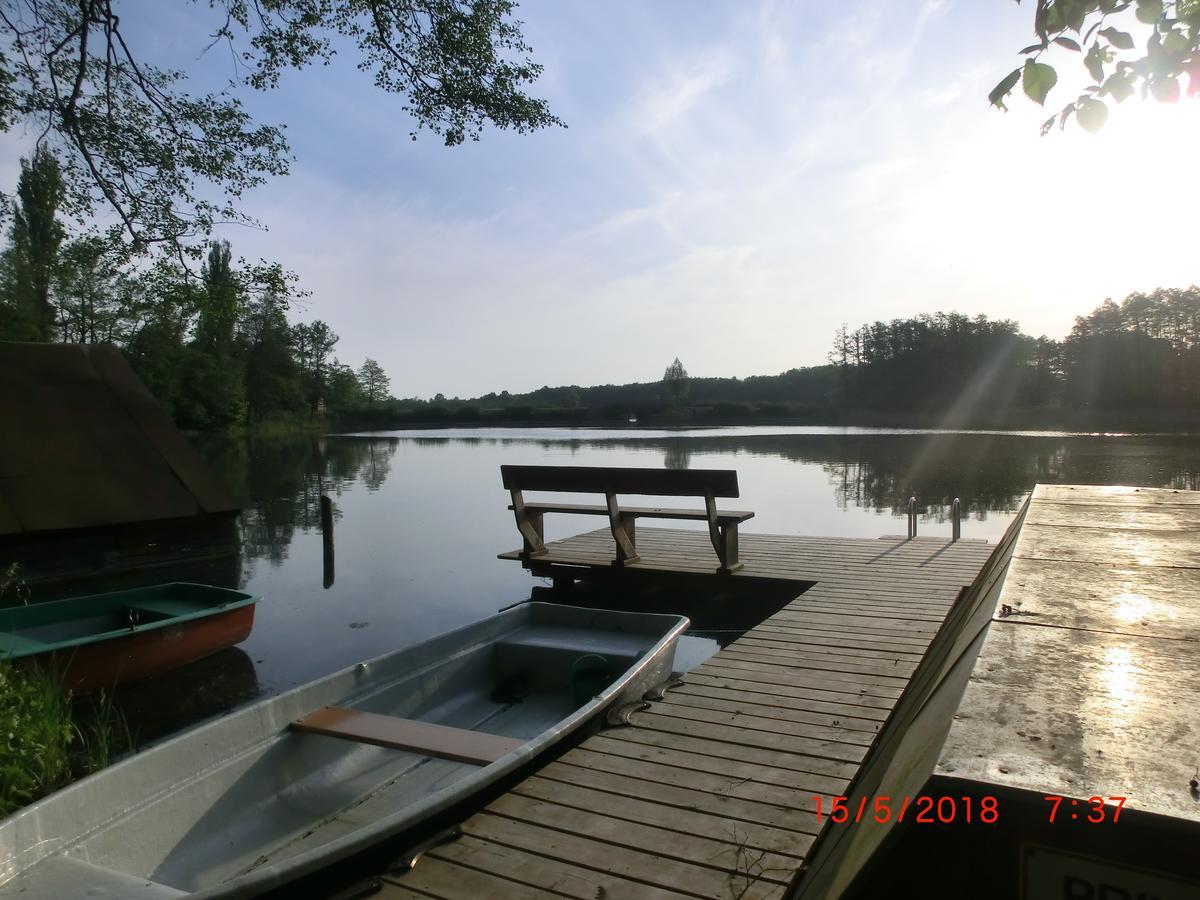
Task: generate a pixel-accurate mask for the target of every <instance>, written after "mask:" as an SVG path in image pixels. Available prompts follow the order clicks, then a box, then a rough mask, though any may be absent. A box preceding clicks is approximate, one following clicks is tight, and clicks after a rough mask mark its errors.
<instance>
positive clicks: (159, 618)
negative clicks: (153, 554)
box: [0, 582, 258, 693]
mask: <svg viewBox="0 0 1200 900" xmlns="http://www.w3.org/2000/svg"><path fill="white" fill-rule="evenodd" d="M257 602H258V598H257V597H252V596H250V595H249V594H244V593H242V592H241V591H233V590H228V589H225V588H216V587H209V586H208V585H203V584H186V583H183V582H175V583H172V584H160V585H155V586H153V587H145V588H135V589H133V590H125V591H114V592H112V593H108V594H94V595H91V596H86V597H71V598H69V599H66V600H54V601H50V602H46V603H32V604H29V605H27V606H13V607H9V608H7V609H0V660H24V661H28V662H31V663H36V664H37V665H49V666H53V667H54V668H55V669H56V670H57V671H58V672H59V674H60V676H61V677H62V679H63V686H64V687H67V688H69V689H70V690H72V691H75V692H76V693H86V692H88V691H95V690H99V689H100V688H112V687H113V686H114V685H116V684H124V683H126V682H130V681H136V680H137V679H139V678H146V677H149V676H151V675H159V674H161V673H163V672H167V671H170V670H171V669H175V668H178V667H179V666H182V665H184V664H186V663H189V662H193V661H195V660H197V659H200V658H202V657H205V656H208V655H209V654H212V653H216V652H217V651H218V650H223V649H225V648H226V647H232V646H233V645H234V644H236V643H239V642H240V641H243V640H245V639H246V637H247V636H248V635H249V634H250V630H251V628H253V626H254V604H255V603H257Z"/></svg>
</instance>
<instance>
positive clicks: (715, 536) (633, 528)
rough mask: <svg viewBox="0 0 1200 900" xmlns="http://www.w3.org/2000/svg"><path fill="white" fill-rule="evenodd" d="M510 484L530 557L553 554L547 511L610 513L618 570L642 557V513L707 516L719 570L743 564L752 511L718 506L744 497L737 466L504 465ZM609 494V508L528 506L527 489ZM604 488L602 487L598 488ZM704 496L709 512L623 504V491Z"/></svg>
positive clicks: (524, 552) (733, 569) (725, 571)
mask: <svg viewBox="0 0 1200 900" xmlns="http://www.w3.org/2000/svg"><path fill="white" fill-rule="evenodd" d="M500 470H501V474H502V475H503V479H504V486H505V487H506V488H508V489H509V494H510V495H511V497H512V505H511V507H510V508H511V509H512V511H513V516H514V517H515V518H516V521H517V529H518V530H519V531H520V532H521V541H522V548H521V550H520V552H519V554H518V556H519V558H520V559H522V560H524V561H530V560H534V559H538V558H544V557H546V556H547V553H548V551H547V549H546V533H545V529H544V523H543V517H544V515H545V513H547V512H562V513H577V514H592V515H594V514H599V515H607V516H608V525H609V530H610V531H611V532H612V537H613V542H614V543H615V544H616V559H614V560H613V561H612V565H613V566H614V567H616V568H621V567H624V566H631V565H634V564H636V563H638V562H639V561H640V556H639V555H638V550H637V520H638V517H639V516H648V517H650V518H654V517H658V518H666V519H701V520H705V521H707V523H708V536H709V540H710V541H711V542H712V546H713V550H714V551H716V554H717V559H718V561H719V562H720V566H719V567H718V568H717V573H718V574H721V575H729V574H732V573H733V572H736V571H737V570H738V569H740V568H742V563H741V561H740V560H739V559H738V525H739V524H740V523H741V521H742V520H744V519H748V518H751V517H752V516H753V515H754V513H752V512H725V513H722V512H720V511H719V510H718V509H717V501H716V498H717V496H722V497H725V496H729V497H736V496H738V490H737V473H736V472H733V471H732V470H716V469H714V470H689V471H672V470H667V471H658V470H652V469H615V468H614V469H605V468H588V467H574V466H557V467H551V466H533V467H531V466H501V467H500ZM524 489H530V490H545V491H573V492H582V493H590V492H592V491H597V492H598V493H599V492H603V494H604V506H591V505H577V504H561V505H558V504H549V503H541V502H536V503H533V504H526V503H525V499H524V495H523V493H522V491H523V490H524ZM597 489H599V490H597ZM622 493H633V494H643V495H670V496H692V497H696V496H702V497H703V498H704V511H703V512H701V511H699V510H695V511H693V510H687V509H682V510H681V509H663V508H659V507H653V508H642V507H636V508H629V507H626V508H625V509H622V508H621V504H620V502H619V501H618V500H617V495H618V494H622Z"/></svg>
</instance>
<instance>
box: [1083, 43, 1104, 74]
mask: <svg viewBox="0 0 1200 900" xmlns="http://www.w3.org/2000/svg"><path fill="white" fill-rule="evenodd" d="M1107 58H1108V57H1107V55H1106V54H1105V52H1104V50H1103V49H1101V47H1100V45H1099V44H1098V43H1097V44H1092V46H1091V47H1090V48H1088V52H1087V55H1086V56H1085V57H1084V58H1083V64H1084V65H1085V66H1087V70H1088V72H1089V73H1091V76H1092V78H1093V79H1095V80H1096V81H1103V80H1104V63H1105V61H1106V60H1107Z"/></svg>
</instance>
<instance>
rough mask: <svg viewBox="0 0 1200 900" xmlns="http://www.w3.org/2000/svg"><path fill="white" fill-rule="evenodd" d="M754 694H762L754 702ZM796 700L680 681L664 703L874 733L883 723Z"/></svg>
mask: <svg viewBox="0 0 1200 900" xmlns="http://www.w3.org/2000/svg"><path fill="white" fill-rule="evenodd" d="M755 697H759V698H761V699H760V700H759V702H755V699H754V698H755ZM812 702H813V701H811V700H810V701H808V702H807V703H804V702H799V701H795V700H791V701H788V700H786V699H785V700H778V699H775V698H772V697H769V696H766V695H761V694H758V695H751V696H749V697H747V696H746V695H745V694H743V693H739V692H737V691H723V692H722V691H719V690H718V689H715V688H703V687H700V688H697V687H696V686H694V685H689V684H683V685H680V686H679V687H677V688H672V689H671V691H670V693H669V694H668V695H667V696H666V698H665V701H664V703H665V704H668V705H676V706H694V707H697V708H699V709H708V710H714V711H721V712H728V713H733V714H737V715H748V716H757V717H760V718H767V719H780V720H782V721H784V722H804V723H807V724H809V725H820V726H825V727H840V728H843V729H848V730H850V731H861V732H864V733H865V734H867V735H874V734H875V733H876V732H877V731H879V726H880V725H881V724H882V723H881V722H880V721H879V720H878V719H872V718H867V717H860V716H851V715H847V714H844V713H843V714H840V715H834V714H832V713H826V712H814V711H813V710H812V709H811V707H810V704H811V703H812Z"/></svg>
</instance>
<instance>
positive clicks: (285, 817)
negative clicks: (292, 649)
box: [0, 603, 687, 900]
mask: <svg viewBox="0 0 1200 900" xmlns="http://www.w3.org/2000/svg"><path fill="white" fill-rule="evenodd" d="M686 627H687V620H686V619H683V618H682V617H673V616H655V615H644V614H635V613H615V612H610V611H604V610H583V609H575V608H572V607H561V606H557V605H551V604H540V603H530V604H525V605H523V606H522V607H518V608H517V609H514V610H511V611H509V612H506V613H503V614H501V615H498V616H493V617H491V618H490V619H487V620H484V621H483V622H480V623H476V624H475V625H471V626H467V627H466V628H464V629H459V630H458V631H456V632H451V633H449V634H447V635H442V636H440V637H439V638H435V639H433V640H432V641H428V642H426V643H424V644H421V645H418V646H416V647H412V648H408V649H406V650H402V651H398V652H397V653H392V654H388V655H385V656H383V657H379V658H377V659H375V660H371V661H368V662H364V663H360V664H358V665H356V666H352V667H350V668H348V669H345V670H342V671H341V672H337V673H334V674H333V675H330V676H327V677H325V678H322V679H320V680H318V681H316V682H313V683H312V684H309V685H305V686H303V687H300V688H297V689H294V690H292V691H289V692H287V693H285V694H282V695H279V696H278V697H274V698H269V699H267V700H264V701H261V702H259V703H256V704H252V705H250V706H248V707H244V708H242V709H241V710H238V711H235V712H234V713H231V714H230V715H228V716H226V717H224V718H222V719H218V720H215V721H213V722H209V723H207V724H204V725H202V726H199V727H197V728H196V729H193V730H192V731H190V732H187V733H184V734H182V735H179V736H178V737H175V738H172V739H170V740H168V741H165V742H164V743H162V744H160V745H158V746H156V747H154V748H151V749H149V750H147V751H145V752H143V753H141V754H139V755H138V756H135V757H132V758H130V759H128V760H125V761H124V762H122V763H119V764H118V765H116V766H114V767H111V768H110V769H107V770H104V771H102V772H99V773H97V774H96V775H95V776H92V777H90V778H88V779H85V780H84V781H81V782H79V783H77V784H75V785H73V786H71V787H69V788H67V789H65V790H64V791H61V792H59V793H58V794H56V795H54V796H52V797H49V798H46V799H45V800H43V801H40V802H39V803H37V804H34V805H33V806H32V807H29V808H27V809H26V810H24V811H22V812H21V813H18V814H17V815H16V816H14V817H13V818H11V819H9V820H8V821H6V822H4V823H0V896H6V895H8V893H10V892H11V893H13V894H14V895H15V894H17V893H20V896H22V897H23V898H25V900H35V898H49V897H54V896H61V895H62V887H63V884H64V883H66V884H71V883H76V882H78V879H79V878H80V877H82V876H81V875H80V873H81V872H83V871H84V869H82V868H81V866H86V883H87V884H89V885H100V886H111V890H112V891H113V892H114V893H116V894H120V895H122V896H124V895H128V896H145V897H154V898H160V897H161V898H166V897H180V896H196V897H204V898H216V897H223V898H229V897H249V896H254V895H256V894H259V893H261V892H263V891H265V890H269V889H272V888H274V887H277V886H279V885H282V884H285V883H287V882H289V881H291V880H293V879H295V878H298V877H301V876H302V875H304V874H306V873H309V872H312V871H314V870H316V869H318V868H321V867H323V866H325V865H328V864H330V863H332V862H334V861H336V860H338V859H341V858H344V857H346V856H348V855H351V854H354V853H357V852H360V851H362V850H365V849H367V848H369V847H371V846H373V845H374V844H376V843H378V842H379V841H382V840H385V839H386V838H388V837H391V836H394V835H397V834H399V833H401V832H405V831H408V830H410V829H412V828H413V827H415V826H416V825H418V824H420V823H421V822H422V821H424V820H425V819H426V818H428V817H430V816H432V815H436V814H437V813H439V812H442V811H445V810H447V809H449V808H450V807H452V806H458V805H459V804H462V803H464V802H465V801H466V800H468V799H469V798H470V797H471V796H473V795H474V794H476V793H477V792H479V791H481V790H483V789H485V788H486V787H488V786H489V785H492V784H494V783H495V782H496V781H497V780H498V779H501V778H504V777H506V776H509V775H512V774H513V773H515V772H517V771H518V770H520V769H522V768H523V767H525V766H526V765H528V764H529V763H530V762H531V761H532V760H533V759H535V758H536V757H538V756H540V755H541V754H543V753H545V752H546V751H547V750H549V749H551V748H552V747H554V746H555V745H556V744H558V743H559V742H560V741H562V740H563V739H564V738H565V737H567V736H568V735H570V734H572V733H575V732H577V731H578V730H579V729H580V728H583V727H585V726H586V725H587V724H588V723H589V722H592V721H594V720H595V719H596V718H597V717H598V716H599V715H600V714H601V713H602V712H604V710H606V709H609V708H611V707H612V706H614V705H615V704H621V703H626V702H630V701H633V700H640V699H641V697H642V695H643V694H644V692H645V691H646V690H648V689H649V688H650V687H652V686H654V685H655V684H657V683H660V682H661V681H662V680H664V679H665V678H666V677H668V675H669V674H670V671H671V668H672V664H673V660H674V646H675V641H676V639H677V638H678V636H679V634H680V633H682V631H683V630H684V629H685V628H686ZM599 657H603V658H606V659H609V660H610V661H611V662H612V664H613V671H614V672H615V673H618V674H616V676H615V677H614V679H613V680H612V681H611V682H610V683H609V684H607V686H603V687H602V688H601V689H600V690H599V692H598V693H597V694H596V695H595V696H593V697H592V698H591V699H590V700H588V701H587V702H585V703H584V704H583V705H582V706H580V705H579V702H578V701H579V699H580V698H579V696H578V694H579V692H580V691H581V690H583V691H585V692H586V691H590V690H591V689H592V688H593V687H594V685H591V684H590V683H589V682H588V681H587V680H586V679H584V680H582V681H581V680H580V679H578V678H576V677H575V676H576V675H578V674H579V673H580V672H583V671H584V670H585V669H586V668H587V666H586V665H582V664H581V663H582V662H588V661H594V660H595V659H596V658H599ZM626 663H628V665H627V666H626ZM589 664H590V662H589ZM618 666H620V667H621V668H620V669H619V670H618V668H617V667H618ZM323 706H344V707H349V708H353V709H358V710H362V711H364V712H371V713H375V714H382V715H389V716H401V717H405V718H411V719H417V720H420V721H425V722H430V723H436V724H440V725H444V726H449V727H454V728H468V729H471V730H476V731H486V732H488V733H492V734H498V735H502V736H505V737H509V738H516V739H518V741H519V742H520V743H518V744H517V748H516V749H514V750H512V751H511V752H509V753H507V754H505V755H504V756H501V757H500V758H499V759H497V760H496V761H495V762H493V763H491V764H490V765H485V766H472V765H468V764H464V763H458V762H452V761H450V760H446V759H434V758H429V757H428V756H422V755H421V754H420V753H417V752H406V751H399V750H394V749H386V748H383V747H378V746H372V745H364V744H359V743H354V742H350V741H344V740H340V739H338V738H334V737H327V736H322V735H317V734H302V733H298V732H295V731H292V730H290V729H289V727H288V725H289V723H290V722H292V721H294V720H296V719H298V718H301V717H304V716H307V715H309V714H310V713H311V712H313V711H314V710H316V709H320V708H321V707H323ZM79 883H81V882H79ZM135 883H136V884H138V885H140V887H138V888H137V890H136V891H135V890H133V887H132V886H133V885H134V884H135Z"/></svg>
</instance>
